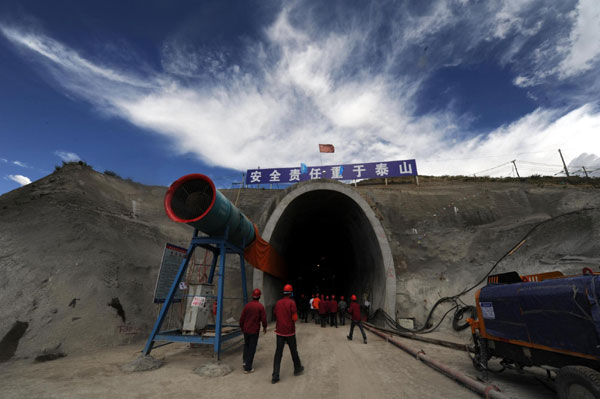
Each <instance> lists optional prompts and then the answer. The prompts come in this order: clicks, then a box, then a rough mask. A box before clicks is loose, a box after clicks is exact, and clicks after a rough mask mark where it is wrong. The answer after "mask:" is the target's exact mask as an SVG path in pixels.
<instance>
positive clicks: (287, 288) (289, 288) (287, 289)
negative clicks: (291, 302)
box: [283, 284, 294, 294]
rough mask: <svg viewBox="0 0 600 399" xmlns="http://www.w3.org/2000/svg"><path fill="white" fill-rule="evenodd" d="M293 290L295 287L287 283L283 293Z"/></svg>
mask: <svg viewBox="0 0 600 399" xmlns="http://www.w3.org/2000/svg"><path fill="white" fill-rule="evenodd" d="M292 291H294V289H293V288H292V285H291V284H286V285H284V286H283V293H284V294H291V293H292Z"/></svg>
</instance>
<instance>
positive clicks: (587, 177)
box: [581, 166, 590, 179]
mask: <svg viewBox="0 0 600 399" xmlns="http://www.w3.org/2000/svg"><path fill="white" fill-rule="evenodd" d="M581 169H583V173H585V178H586V179H589V178H590V177H589V176H588V174H587V170H585V166H582V167H581Z"/></svg>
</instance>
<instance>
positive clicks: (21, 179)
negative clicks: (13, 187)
mask: <svg viewBox="0 0 600 399" xmlns="http://www.w3.org/2000/svg"><path fill="white" fill-rule="evenodd" d="M7 177H8V178H9V179H10V180H13V181H15V182H17V183H19V184H20V185H21V186H24V185H26V184H29V183H31V179H30V178H29V177H27V176H23V175H8V176H7Z"/></svg>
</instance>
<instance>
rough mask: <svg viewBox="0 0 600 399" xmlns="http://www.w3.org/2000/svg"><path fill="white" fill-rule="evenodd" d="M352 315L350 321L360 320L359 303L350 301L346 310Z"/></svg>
mask: <svg viewBox="0 0 600 399" xmlns="http://www.w3.org/2000/svg"><path fill="white" fill-rule="evenodd" d="M347 312H348V313H350V314H351V315H352V321H360V305H359V304H358V303H356V302H352V303H351V304H350V306H349V307H348V310H347Z"/></svg>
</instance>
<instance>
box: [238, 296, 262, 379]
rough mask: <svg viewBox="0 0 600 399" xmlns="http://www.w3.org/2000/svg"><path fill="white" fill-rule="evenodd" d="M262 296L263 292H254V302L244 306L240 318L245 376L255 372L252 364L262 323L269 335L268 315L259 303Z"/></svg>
mask: <svg viewBox="0 0 600 399" xmlns="http://www.w3.org/2000/svg"><path fill="white" fill-rule="evenodd" d="M260 295H261V292H260V290H259V289H258V288H256V289H255V290H254V291H252V301H251V302H248V303H247V304H246V306H244V310H242V315H241V316H240V327H241V328H242V331H243V333H244V355H243V362H244V363H243V367H244V373H245V374H248V373H253V372H254V369H253V368H252V362H253V361H254V354H255V353H256V344H258V334H259V333H260V324H261V323H262V325H263V331H264V333H265V334H266V333H267V313H266V312H265V307H264V306H263V305H262V303H260V302H258V300H259V299H260Z"/></svg>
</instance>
